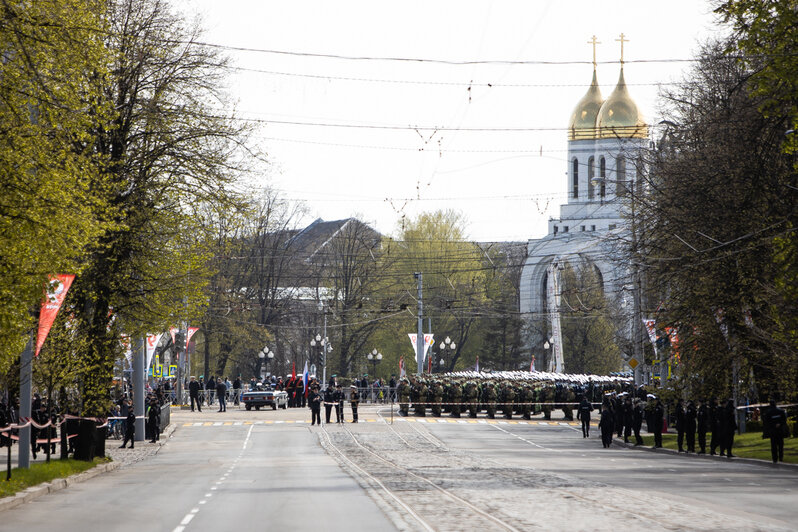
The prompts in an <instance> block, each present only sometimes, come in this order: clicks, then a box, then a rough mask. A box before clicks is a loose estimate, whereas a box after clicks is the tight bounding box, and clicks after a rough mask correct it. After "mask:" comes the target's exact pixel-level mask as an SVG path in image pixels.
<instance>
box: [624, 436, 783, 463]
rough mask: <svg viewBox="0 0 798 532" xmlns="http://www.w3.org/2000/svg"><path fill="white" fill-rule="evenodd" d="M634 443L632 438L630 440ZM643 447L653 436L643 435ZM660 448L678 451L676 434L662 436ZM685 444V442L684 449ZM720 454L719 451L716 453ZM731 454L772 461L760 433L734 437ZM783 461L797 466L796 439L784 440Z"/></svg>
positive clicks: (768, 444) (767, 443)
mask: <svg viewBox="0 0 798 532" xmlns="http://www.w3.org/2000/svg"><path fill="white" fill-rule="evenodd" d="M631 441H634V436H633V437H632V440H631ZM709 442H710V435H709V434H707V453H709ZM643 443H644V445H646V446H648V447H651V446H652V445H654V435H653V434H645V435H643ZM695 444H696V450H697V449H698V438H696V442H695ZM662 446H663V447H665V448H666V449H673V450H676V449H678V445H677V444H676V433H673V432H669V433H667V434H663V435H662ZM686 447H687V444H686V442H685V448H686ZM716 452H720V451H716ZM732 454H734V455H735V456H739V457H740V458H758V459H760V460H767V461H768V462H769V461H771V460H772V458H771V456H770V440H769V439H764V440H763V439H762V433H761V432H747V433H745V434H736V435H735V436H734V446H733V447H732ZM784 461H785V462H786V463H790V464H798V438H787V439H785V440H784Z"/></svg>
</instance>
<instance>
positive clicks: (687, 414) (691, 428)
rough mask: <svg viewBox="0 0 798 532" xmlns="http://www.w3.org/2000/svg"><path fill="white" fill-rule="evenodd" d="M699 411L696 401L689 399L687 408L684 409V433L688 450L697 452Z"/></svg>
mask: <svg viewBox="0 0 798 532" xmlns="http://www.w3.org/2000/svg"><path fill="white" fill-rule="evenodd" d="M697 416H698V413H697V412H696V409H695V403H693V402H692V401H687V408H686V409H685V411H684V433H685V436H686V437H687V452H688V453H694V452H695V429H696V417H697Z"/></svg>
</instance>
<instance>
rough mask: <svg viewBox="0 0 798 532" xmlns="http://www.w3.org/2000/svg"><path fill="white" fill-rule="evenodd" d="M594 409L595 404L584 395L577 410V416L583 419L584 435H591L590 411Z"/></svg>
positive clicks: (585, 436)
mask: <svg viewBox="0 0 798 532" xmlns="http://www.w3.org/2000/svg"><path fill="white" fill-rule="evenodd" d="M592 411H593V405H591V404H590V401H588V400H587V397H584V396H582V402H581V403H579V410H577V411H576V417H577V418H578V419H579V420H581V421H582V437H583V438H589V437H590V413H591V412H592Z"/></svg>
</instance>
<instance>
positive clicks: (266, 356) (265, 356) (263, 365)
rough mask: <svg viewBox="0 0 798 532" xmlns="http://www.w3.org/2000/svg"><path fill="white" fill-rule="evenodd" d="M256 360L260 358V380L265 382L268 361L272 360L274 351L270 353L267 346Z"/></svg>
mask: <svg viewBox="0 0 798 532" xmlns="http://www.w3.org/2000/svg"><path fill="white" fill-rule="evenodd" d="M258 358H260V378H261V380H262V381H265V380H266V369H267V368H268V366H267V364H268V362H269V360H271V359H273V358H274V351H270V350H269V347H268V346H263V349H261V350H260V352H259V353H258Z"/></svg>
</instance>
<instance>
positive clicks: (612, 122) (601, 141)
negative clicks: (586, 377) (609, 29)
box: [520, 34, 649, 371]
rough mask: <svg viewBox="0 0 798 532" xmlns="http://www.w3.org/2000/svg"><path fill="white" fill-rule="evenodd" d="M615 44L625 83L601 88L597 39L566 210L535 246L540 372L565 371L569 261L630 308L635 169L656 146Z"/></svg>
mask: <svg viewBox="0 0 798 532" xmlns="http://www.w3.org/2000/svg"><path fill="white" fill-rule="evenodd" d="M616 40H617V41H619V42H620V43H621V61H620V69H619V73H618V82H617V84H616V85H615V88H614V89H613V91H612V93H610V95H609V96H608V97H607V98H606V99H605V98H604V96H603V95H602V94H601V89H600V88H599V84H598V73H597V63H596V44H597V41H596V37H595V36H594V37H593V40H592V41H591V42H592V44H593V79H592V81H591V83H590V87H589V88H588V90H587V92H586V93H585V95H584V96H583V97H582V99H580V100H579V102H578V103H577V104H576V106H575V107H574V110H573V112H572V113H571V116H570V120H569V121H568V132H567V135H568V157H567V163H566V164H567V169H566V173H565V179H566V190H567V196H568V201H567V203H564V204H562V205H560V212H559V216H558V217H556V218H554V217H553V218H550V219H549V224H548V234H547V235H546V236H544V237H542V238H536V239H531V240H529V242H528V250H527V251H528V254H527V259H526V262H525V264H524V267H523V270H522V272H521V284H520V305H521V309H520V310H521V312H522V313H524V315H525V316H528V317H529V319H528V320H527V321H528V322H529V324H530V327H529V335H528V345H529V346H530V348H531V349H532V353H533V354H534V355H535V358H536V360H540V361H543V360H544V359H548V364H545V363H543V364H541V363H538V364H536V366H537V367H536V369H538V370H550V371H558V370H561V369H562V368H561V366H562V339H561V338H559V335H560V331H559V320H558V319H552V316H553V315H554V314H556V313H558V312H559V308H558V307H559V293H560V290H561V288H560V287H559V286H558V283H559V273H558V270H561V269H562V268H563V267H564V264H565V263H569V264H571V265H572V266H573V267H574V269H579V268H581V267H585V266H588V267H592V268H593V269H594V271H595V272H596V274H597V276H598V278H599V279H600V280H601V283H602V288H603V290H604V295H605V296H606V297H607V298H608V299H611V300H615V302H616V303H617V304H618V305H619V307H620V308H631V295H630V294H631V290H630V288H631V276H630V268H629V264H628V261H627V260H625V259H624V258H623V256H622V254H621V253H620V252H619V249H618V243H619V241H620V240H621V239H622V238H623V237H624V234H625V231H626V225H625V224H626V220H627V218H626V216H625V211H626V210H627V209H628V208H629V207H630V200H631V197H632V194H631V191H632V190H633V187H636V186H639V184H638V181H637V172H636V167H635V164H634V163H635V160H636V156H637V153H638V152H639V150H640V149H641V148H643V147H644V146H646V145H647V144H648V142H649V131H648V126H647V125H646V122H645V120H644V119H643V116H642V114H641V113H640V110H639V109H638V107H637V104H635V102H634V100H633V99H632V96H631V95H630V94H629V89H628V87H627V86H626V81H625V79H624V61H623V44H624V42H628V41H627V40H626V39H625V38H624V35H623V34H621V38H620V39H616ZM627 299H628V301H627ZM630 323H631V322H630ZM544 345H547V346H551V350H550V351H549V349H548V347H547V348H546V349H544ZM558 351H559V352H558ZM558 364H559V366H558ZM564 369H565V371H567V368H564Z"/></svg>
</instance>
